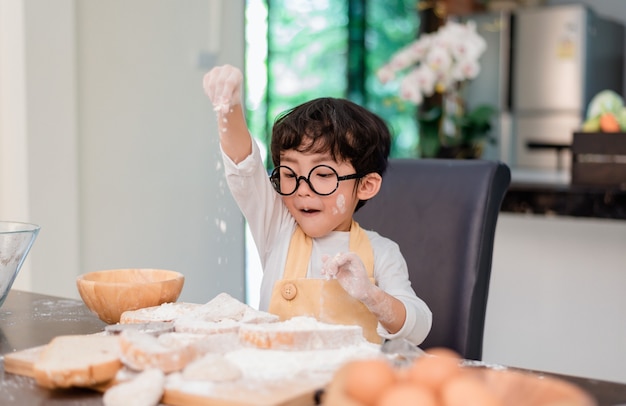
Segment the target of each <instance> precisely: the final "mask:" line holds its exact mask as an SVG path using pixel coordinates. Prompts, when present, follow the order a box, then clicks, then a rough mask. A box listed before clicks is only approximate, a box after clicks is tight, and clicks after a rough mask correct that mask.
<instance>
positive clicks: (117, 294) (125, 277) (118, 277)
mask: <svg viewBox="0 0 626 406" xmlns="http://www.w3.org/2000/svg"><path fill="white" fill-rule="evenodd" d="M184 282H185V277H184V275H183V274H181V273H180V272H175V271H169V270H165V269H110V270H105V271H95V272H89V273H86V274H83V275H79V276H78V278H76V286H77V288H78V293H80V297H81V298H82V299H83V302H85V305H87V307H88V308H89V310H91V311H92V312H94V313H95V314H97V315H98V317H99V318H100V320H102V321H104V322H105V323H109V324H115V323H118V322H119V321H120V316H121V315H122V313H124V312H125V311H127V310H137V309H142V308H144V307H150V306H158V305H160V304H162V303H170V302H175V301H176V300H177V299H178V296H180V292H181V291H182V289H183V283H184Z"/></svg>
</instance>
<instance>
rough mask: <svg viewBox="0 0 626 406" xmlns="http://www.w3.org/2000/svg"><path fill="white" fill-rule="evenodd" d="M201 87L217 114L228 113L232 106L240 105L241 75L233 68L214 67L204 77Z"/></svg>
mask: <svg viewBox="0 0 626 406" xmlns="http://www.w3.org/2000/svg"><path fill="white" fill-rule="evenodd" d="M202 85H203V87H204V92H205V93H206V95H207V96H209V98H210V99H211V102H212V103H213V107H214V109H215V111H217V112H218V113H222V114H225V113H228V112H229V110H230V109H231V107H232V106H236V105H238V104H241V93H242V92H241V88H242V86H243V74H242V73H241V71H240V70H239V69H237V68H235V67H234V66H231V65H223V66H216V67H214V68H213V69H211V70H210V71H209V72H208V73H207V74H205V75H204V78H203V80H202Z"/></svg>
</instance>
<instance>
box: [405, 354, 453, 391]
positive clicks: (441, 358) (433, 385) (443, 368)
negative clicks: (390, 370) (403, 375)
mask: <svg viewBox="0 0 626 406" xmlns="http://www.w3.org/2000/svg"><path fill="white" fill-rule="evenodd" d="M459 362H460V359H459V357H458V355H456V353H454V352H453V351H451V350H446V349H433V350H432V351H427V353H426V355H423V356H421V357H419V358H417V359H416V360H415V362H414V363H413V365H411V366H410V367H409V369H408V371H407V377H408V380H409V381H410V382H414V383H416V384H418V385H423V386H425V387H427V388H429V389H430V390H432V391H434V392H437V391H438V390H439V389H440V388H441V386H442V385H443V383H444V382H445V381H447V380H449V379H451V378H453V377H455V376H456V375H458V374H460V373H461V366H460V364H459Z"/></svg>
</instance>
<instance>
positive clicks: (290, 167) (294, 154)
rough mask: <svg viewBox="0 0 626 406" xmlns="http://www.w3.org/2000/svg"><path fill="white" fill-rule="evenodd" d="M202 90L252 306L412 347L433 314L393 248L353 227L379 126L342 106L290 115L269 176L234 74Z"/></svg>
mask: <svg viewBox="0 0 626 406" xmlns="http://www.w3.org/2000/svg"><path fill="white" fill-rule="evenodd" d="M203 84H204V90H205V92H206V94H207V95H208V96H209V98H210V99H211V101H212V103H213V105H214V109H215V111H216V112H217V116H218V117H217V122H218V129H219V134H220V145H221V149H222V155H223V159H224V165H225V172H226V178H227V182H228V185H229V188H230V190H231V193H232V195H233V197H234V198H235V200H236V201H237V203H238V205H239V207H240V209H241V210H242V212H243V214H244V216H245V217H246V219H247V221H248V224H249V226H250V229H251V232H252V235H253V237H254V241H255V243H256V246H257V248H258V251H259V255H260V258H261V263H262V265H263V280H262V283H261V302H260V306H259V308H260V309H261V310H265V311H270V312H272V313H275V314H278V315H279V316H280V317H281V318H282V319H288V318H290V317H293V316H297V315H306V316H312V317H316V318H317V319H319V320H321V321H324V322H330V323H340V324H358V325H360V326H361V327H363V332H364V335H365V337H366V338H367V339H368V340H370V341H372V342H377V343H380V342H381V341H382V340H381V339H382V338H387V339H395V338H405V339H407V340H409V341H410V342H412V343H414V344H416V345H418V344H420V343H421V342H422V341H423V340H424V338H425V337H426V335H427V334H428V332H429V331H430V326H431V321H432V315H431V312H430V310H429V308H428V306H427V305H426V304H425V303H424V302H423V301H422V300H421V299H419V298H418V297H417V296H416V295H415V292H414V291H413V289H412V288H411V283H410V282H409V279H408V271H407V266H406V262H405V260H404V258H403V257H402V254H401V253H400V250H399V248H398V245H397V244H396V243H394V242H393V241H391V240H389V239H387V238H384V237H382V236H380V235H379V234H377V233H376V232H374V231H365V230H363V229H361V228H360V227H359V225H358V224H357V223H356V222H355V221H354V220H353V219H352V215H353V214H354V212H355V211H356V210H357V209H358V208H359V207H361V205H363V204H365V202H366V201H367V200H368V199H371V198H372V197H374V196H375V195H376V194H377V193H378V191H379V190H380V186H381V183H382V175H383V172H384V171H385V169H386V166H387V157H388V155H389V149H390V142H391V140H390V139H391V136H390V134H389V130H388V128H387V126H386V125H385V123H384V122H383V121H382V120H381V119H380V118H379V117H378V116H376V115H374V114H373V113H371V112H369V111H367V110H365V109H364V108H362V107H360V106H358V105H356V104H354V103H352V102H349V101H347V100H343V99H333V98H321V99H315V100H312V101H310V102H307V103H304V104H302V105H300V106H298V107H295V108H293V109H292V110H290V111H288V112H286V113H284V114H283V115H281V116H280V117H278V118H277V120H276V122H275V124H274V128H273V131H272V141H271V155H272V161H273V163H274V166H275V169H274V170H273V171H272V173H271V175H270V176H269V177H268V176H267V172H266V170H265V168H264V165H263V162H262V159H261V154H260V152H259V148H258V146H257V145H256V143H254V142H253V140H252V138H251V136H250V133H249V131H248V128H247V125H246V121H245V117H244V113H243V108H242V105H241V104H242V100H241V94H242V85H243V76H242V74H241V72H240V71H239V70H238V69H237V68H234V67H232V66H229V65H225V66H221V67H216V68H213V69H212V70H211V71H210V72H208V73H207V74H206V75H205V77H204V83H203ZM381 215H382V213H381Z"/></svg>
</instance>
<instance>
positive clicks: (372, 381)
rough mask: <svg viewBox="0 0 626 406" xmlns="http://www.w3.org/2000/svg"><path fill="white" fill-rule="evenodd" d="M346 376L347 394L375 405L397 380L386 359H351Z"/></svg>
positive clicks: (358, 400)
mask: <svg viewBox="0 0 626 406" xmlns="http://www.w3.org/2000/svg"><path fill="white" fill-rule="evenodd" d="M344 376H345V382H344V390H345V392H346V395H347V396H349V397H350V398H352V399H354V400H356V401H357V402H360V403H362V404H363V405H366V406H370V405H375V404H376V402H377V401H378V399H379V398H380V396H381V394H382V393H383V392H384V391H385V390H386V389H387V388H389V387H390V386H391V385H393V384H394V383H395V381H396V375H395V371H394V369H393V367H392V366H391V364H390V363H389V362H387V361H386V360H384V359H367V360H357V361H351V362H350V363H349V364H346V370H345V375H344Z"/></svg>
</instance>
